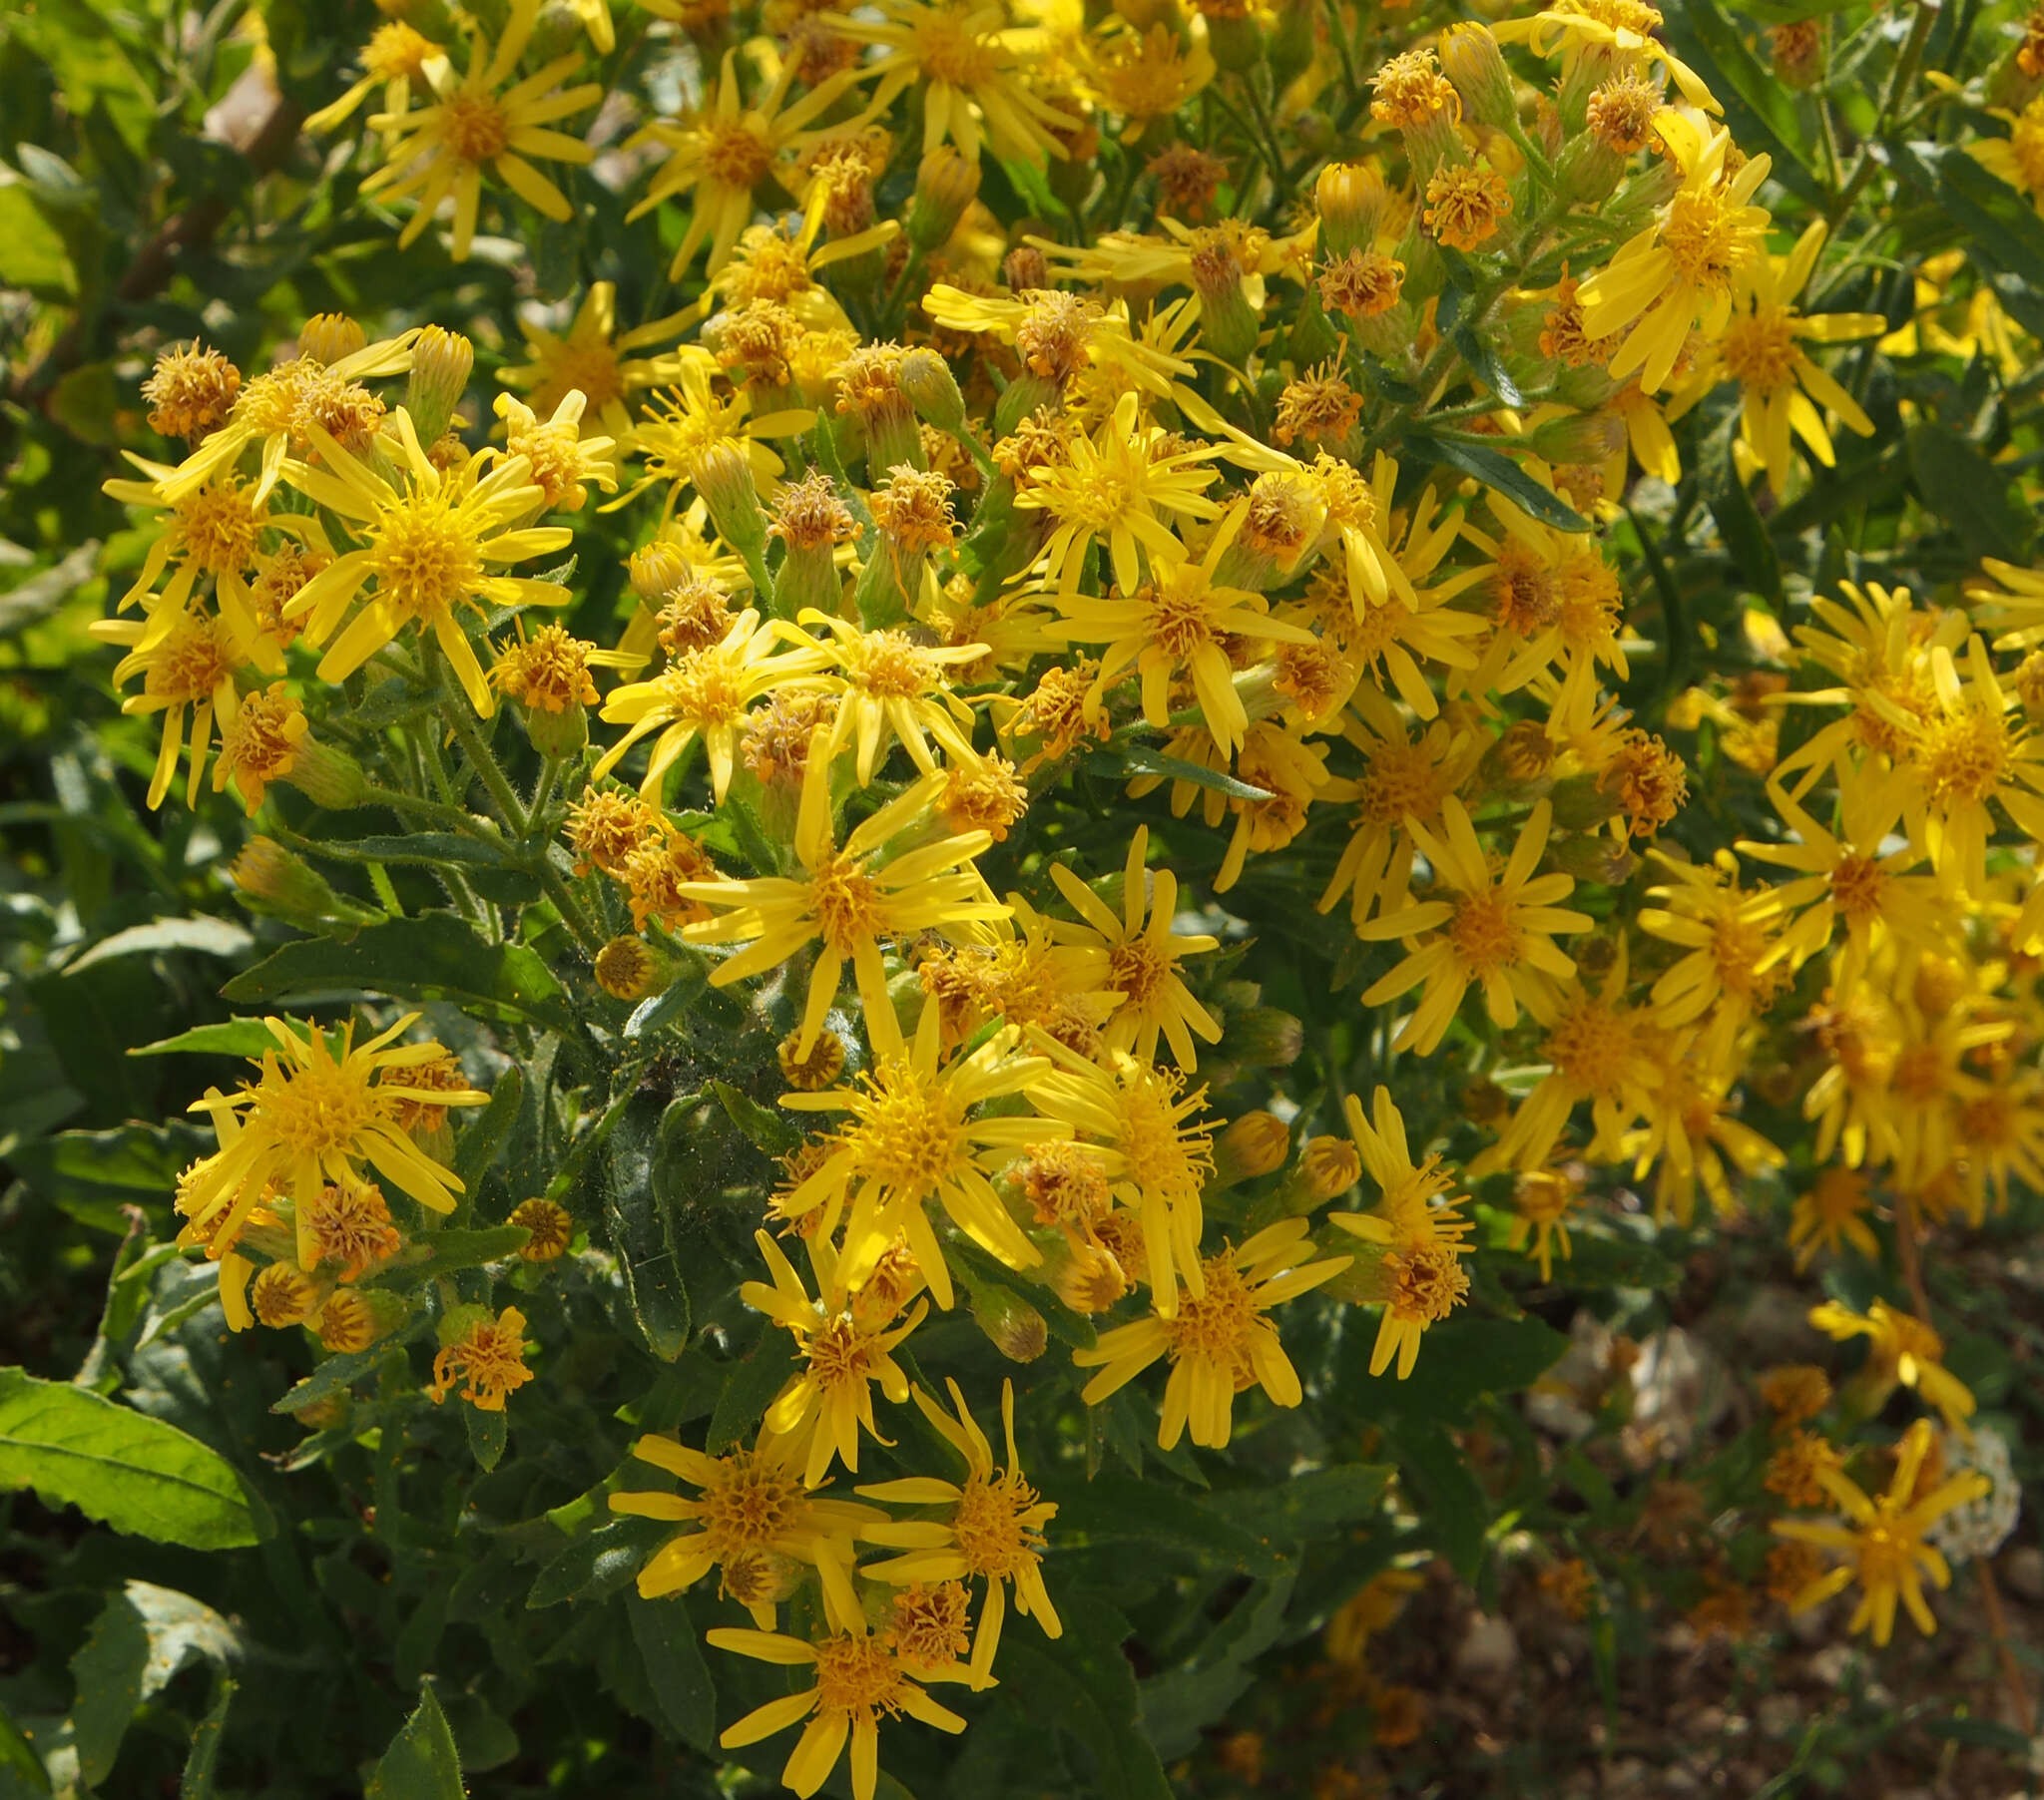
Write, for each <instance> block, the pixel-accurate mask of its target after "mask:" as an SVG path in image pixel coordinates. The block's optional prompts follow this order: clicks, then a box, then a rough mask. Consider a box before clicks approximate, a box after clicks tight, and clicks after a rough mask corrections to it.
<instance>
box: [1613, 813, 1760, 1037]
mask: <svg viewBox="0 0 2044 1800" xmlns="http://www.w3.org/2000/svg"><path fill="white" fill-rule="evenodd" d="M1653 856H1654V859H1655V860H1656V861H1658V862H1659V863H1660V864H1661V865H1662V866H1663V867H1664V868H1666V869H1667V870H1668V872H1669V873H1670V874H1672V875H1673V876H1674V877H1675V880H1674V882H1673V883H1672V884H1671V885H1668V886H1665V887H1653V888H1649V889H1648V890H1647V893H1648V895H1649V897H1650V898H1652V899H1656V900H1664V901H1666V902H1667V904H1666V905H1665V906H1649V907H1644V908H1642V909H1641V910H1640V911H1639V912H1638V913H1637V914H1636V915H1635V917H1636V918H1637V919H1638V920H1639V925H1640V929H1641V930H1642V931H1644V932H1646V933H1647V935H1648V936H1649V937H1654V938H1659V939H1660V940H1661V941H1662V942H1663V943H1665V944H1672V945H1674V946H1675V947H1676V949H1677V950H1679V951H1682V952H1684V953H1685V954H1683V955H1681V956H1679V957H1678V958H1677V959H1676V961H1675V962H1674V964H1673V965H1672V966H1671V967H1670V968H1668V969H1667V970H1666V971H1664V972H1663V974H1662V975H1661V977H1660V979H1659V980H1658V981H1656V982H1655V983H1654V987H1653V991H1652V993H1651V994H1650V995H1649V999H1650V1000H1651V1001H1652V1003H1653V1007H1654V1016H1655V1018H1656V1019H1657V1020H1658V1021H1659V1022H1660V1023H1661V1024H1663V1025H1666V1026H1676V1027H1680V1026H1685V1025H1694V1024H1696V1023H1697V1022H1698V1021H1699V1020H1703V1019H1708V1020H1709V1026H1708V1029H1707V1030H1706V1032H1705V1034H1704V1038H1703V1046H1704V1054H1705V1058H1706V1060H1707V1061H1710V1062H1713V1063H1716V1062H1719V1061H1720V1060H1722V1058H1723V1057H1724V1056H1725V1055H1728V1054H1729V1053H1730V1051H1731V1048H1732V1044H1733V1041H1734V1040H1735V1039H1736V1037H1737V1036H1738V1034H1739V1033H1740V1031H1742V1030H1743V1029H1744V1028H1745V1026H1746V1024H1747V1022H1748V1020H1750V1019H1752V1018H1753V1017H1755V1016H1756V1015H1758V1014H1762V1013H1765V1012H1766V1011H1767V1010H1768V1008H1769V1007H1770V1006H1772V1005H1773V1004H1774V1000H1775V997H1776V995H1777V994H1779V993H1780V992H1781V991H1782V989H1783V988H1784V987H1785V986H1786V985H1787V984H1788V982H1789V978H1790V977H1791V976H1792V975H1793V973H1794V965H1793V964H1792V963H1787V962H1785V961H1784V959H1783V955H1782V952H1781V949H1780V943H1781V937H1780V932H1781V927H1780V924H1779V923H1778V921H1779V920H1780V919H1781V916H1782V899H1781V894H1780V891H1779V890H1778V889H1775V888H1772V887H1763V888H1760V889H1758V890H1749V889H1747V888H1744V887H1742V886H1741V885H1740V883H1739V864H1738V861H1737V859H1736V858H1734V856H1733V855H1732V853H1731V852H1730V851H1729V850H1720V851H1719V852H1718V857H1717V860H1716V861H1714V862H1711V863H1708V864H1706V865H1705V866H1704V867H1702V868H1699V867H1698V866H1697V865H1696V864H1694V863H1691V862H1685V861H1682V860H1680V859H1679V858H1676V857H1673V856H1670V855H1668V854H1667V853H1666V852H1665V851H1660V850H1657V851H1654V852H1653Z"/></svg>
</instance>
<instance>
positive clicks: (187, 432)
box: [142, 342, 242, 444]
mask: <svg viewBox="0 0 2044 1800" xmlns="http://www.w3.org/2000/svg"><path fill="white" fill-rule="evenodd" d="M241 391H242V371H241V370H240V369H238V368H237V367H235V365H234V364H233V363H232V362H230V361H229V360H228V358H227V357H226V356H224V355H223V354H222V353H221V352H220V351H219V350H209V349H207V348H205V347H204V346H203V345H202V344H199V343H197V342H194V343H191V344H189V345H187V344H172V345H170V346H169V347H168V348H167V349H163V350H160V351H158V352H157V358H156V367H155V368H154V369H153V370H151V372H150V376H149V379H148V380H147V381H145V382H144V383H143V384H142V397H143V399H145V400H146V401H148V402H149V428H150V430H152V431H154V432H157V433H159V434H160V435H161V436H164V437H181V438H183V439H184V440H185V441H186V442H187V443H188V444H197V443H199V442H200V441H201V440H202V439H203V438H205V437H206V436H207V435H208V434H209V433H211V432H214V431H217V430H219V429H220V427H221V426H223V425H225V424H226V423H227V422H228V414H229V413H231V412H232V411H233V410H234V407H235V397H236V395H238V394H239V393H240V392H241Z"/></svg>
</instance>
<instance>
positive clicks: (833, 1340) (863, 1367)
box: [809, 1318, 872, 1394]
mask: <svg viewBox="0 0 2044 1800" xmlns="http://www.w3.org/2000/svg"><path fill="white" fill-rule="evenodd" d="M871 1360H872V1350H871V1344H870V1341H869V1340H868V1338H867V1336H866V1334H865V1333H864V1332H863V1331H861V1330H859V1328H858V1327H857V1326H856V1325H854V1324H853V1323H852V1322H851V1320H850V1319H848V1318H839V1319H830V1320H828V1321H826V1322H825V1323H824V1324H822V1325H820V1326H819V1327H818V1328H817V1329H816V1330H814V1331H812V1332H811V1333H810V1334H809V1377H810V1379H811V1380H813V1381H814V1382H815V1384H816V1385H817V1387H819V1388H820V1389H822V1391H823V1392H824V1393H825V1394H835V1393H840V1392H843V1391H844V1390H846V1389H858V1388H862V1387H864V1386H865V1384H866V1382H867V1381H868V1380H869V1379H870V1378H871V1377H870V1372H869V1368H868V1365H869V1364H870V1362H871Z"/></svg>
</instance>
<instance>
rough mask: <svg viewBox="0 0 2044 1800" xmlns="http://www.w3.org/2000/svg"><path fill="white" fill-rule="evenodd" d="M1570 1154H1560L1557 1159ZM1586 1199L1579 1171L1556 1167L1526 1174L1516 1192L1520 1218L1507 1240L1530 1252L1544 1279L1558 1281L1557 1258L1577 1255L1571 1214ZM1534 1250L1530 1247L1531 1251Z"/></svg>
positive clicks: (1523, 1173)
mask: <svg viewBox="0 0 2044 1800" xmlns="http://www.w3.org/2000/svg"><path fill="white" fill-rule="evenodd" d="M1566 1154H1567V1152H1566V1151H1562V1152H1558V1155H1557V1159H1560V1158H1565V1157H1566ZM1582 1197H1583V1184H1582V1181H1581V1180H1580V1179H1579V1178H1578V1171H1576V1170H1575V1169H1572V1168H1569V1167H1567V1166H1556V1163H1555V1162H1554V1161H1550V1163H1549V1165H1548V1166H1547V1167H1544V1168H1532V1169H1527V1170H1524V1171H1523V1172H1522V1173H1521V1174H1520V1176H1519V1179H1518V1181H1517V1183H1516V1185H1514V1187H1513V1189H1512V1202H1513V1204H1514V1206H1515V1207H1516V1208H1517V1210H1518V1216H1517V1217H1516V1218H1514V1219H1513V1220H1512V1229H1511V1235H1510V1236H1509V1237H1508V1238H1507V1239H1506V1240H1505V1241H1506V1242H1507V1243H1509V1244H1510V1245H1511V1247H1512V1248H1513V1249H1515V1250H1527V1251H1528V1253H1529V1254H1530V1255H1531V1256H1532V1258H1533V1260H1534V1261H1535V1262H1537V1263H1539V1265H1540V1279H1541V1280H1542V1281H1552V1280H1553V1279H1554V1254H1555V1252H1556V1251H1557V1250H1559V1251H1560V1252H1561V1255H1562V1259H1563V1260H1564V1261H1566V1260H1568V1258H1569V1257H1570V1256H1572V1255H1573V1254H1574V1248H1573V1246H1572V1245H1571V1244H1570V1242H1569V1227H1568V1217H1569V1214H1570V1213H1571V1212H1572V1211H1573V1210H1574V1209H1575V1205H1576V1202H1577V1201H1578V1200H1580V1199H1581V1198H1582ZM1529 1246H1530V1247H1529Z"/></svg>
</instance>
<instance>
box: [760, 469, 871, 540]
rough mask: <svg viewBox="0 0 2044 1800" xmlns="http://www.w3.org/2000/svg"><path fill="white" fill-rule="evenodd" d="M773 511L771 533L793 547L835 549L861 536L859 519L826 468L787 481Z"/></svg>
mask: <svg viewBox="0 0 2044 1800" xmlns="http://www.w3.org/2000/svg"><path fill="white" fill-rule="evenodd" d="M769 510H770V511H771V513H772V516H773V522H772V523H771V524H770V525H769V526H768V527H767V535H768V536H769V537H775V538H778V539H780V541H781V542H782V543H783V544H785V545H786V546H787V547H788V549H789V550H831V549H834V548H835V547H836V546H837V545H839V544H849V543H851V542H852V541H853V540H854V539H855V538H856V537H857V536H858V521H857V520H855V519H854V518H853V517H852V516H851V509H850V508H849V507H848V506H846V505H845V504H844V502H843V501H842V500H841V499H839V498H838V494H837V484H836V482H834V481H833V480H832V479H831V478H830V476H829V474H828V473H827V472H826V471H824V470H822V469H815V470H812V471H811V472H810V473H809V474H807V475H805V476H803V477H802V479H801V480H800V481H790V482H785V483H783V484H782V485H781V488H780V490H779V492H778V493H776V494H775V495H774V496H773V504H772V506H771V508H770V509H769Z"/></svg>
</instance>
